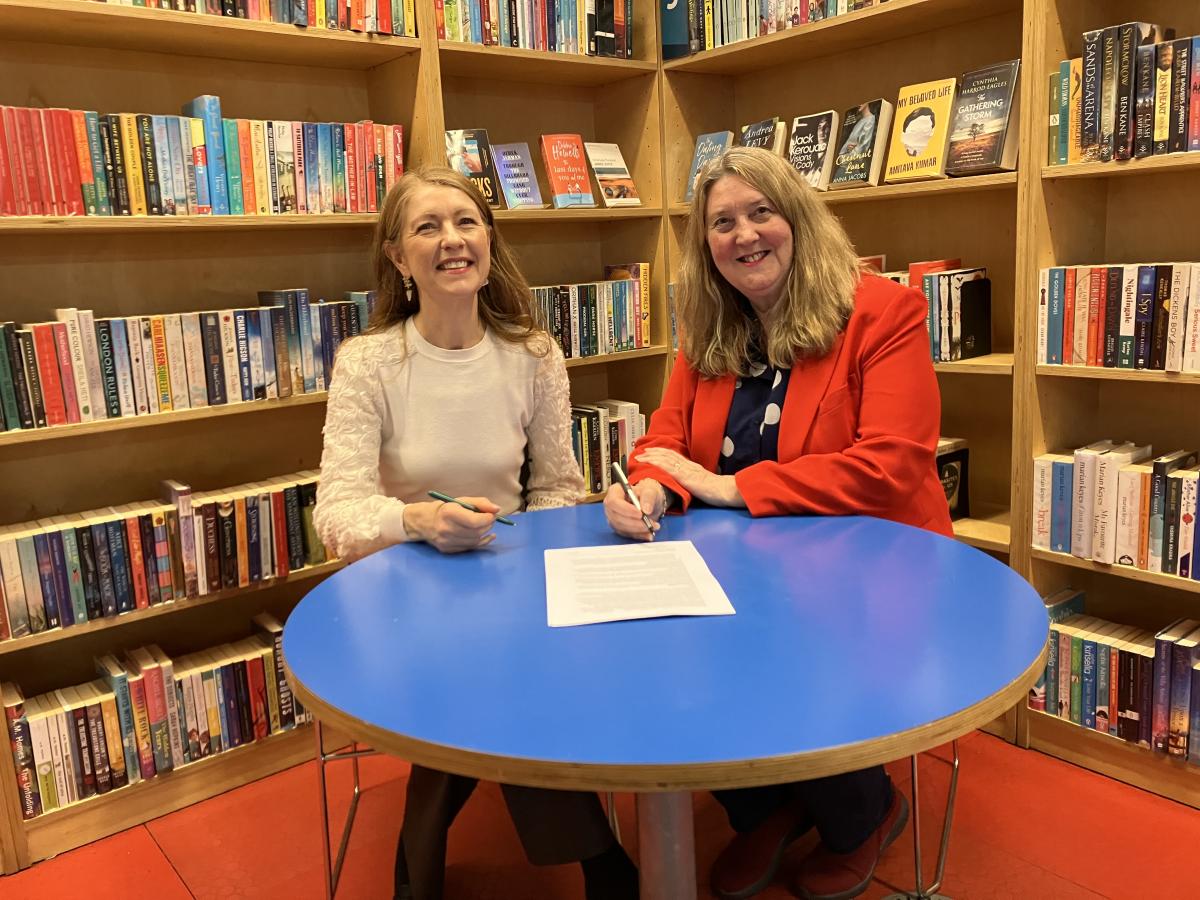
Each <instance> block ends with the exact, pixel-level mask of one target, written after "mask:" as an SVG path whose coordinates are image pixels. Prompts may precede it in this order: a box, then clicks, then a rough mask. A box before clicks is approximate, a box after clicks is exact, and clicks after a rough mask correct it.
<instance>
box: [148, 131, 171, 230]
mask: <svg viewBox="0 0 1200 900" xmlns="http://www.w3.org/2000/svg"><path fill="white" fill-rule="evenodd" d="M150 127H151V129H152V130H153V132H154V156H155V162H156V163H157V165H158V194H159V203H160V204H161V205H160V209H162V214H163V215H164V216H173V215H175V214H176V212H177V211H176V208H175V164H174V161H173V160H172V159H171V138H170V136H169V135H168V133H167V117H166V116H151V117H150Z"/></svg>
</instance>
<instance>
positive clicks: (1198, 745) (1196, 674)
mask: <svg viewBox="0 0 1200 900" xmlns="http://www.w3.org/2000/svg"><path fill="white" fill-rule="evenodd" d="M1192 696H1193V697H1200V669H1197V668H1195V667H1193V668H1192ZM1198 734H1200V703H1193V704H1192V706H1191V709H1190V711H1189V721H1188V753H1187V756H1188V762H1190V763H1192V764H1193V765H1198V764H1200V740H1192V737H1193V736H1195V735H1198Z"/></svg>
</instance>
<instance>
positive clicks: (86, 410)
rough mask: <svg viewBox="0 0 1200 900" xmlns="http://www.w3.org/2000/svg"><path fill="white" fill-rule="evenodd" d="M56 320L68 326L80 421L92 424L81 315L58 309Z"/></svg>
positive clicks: (90, 394) (89, 387) (90, 396)
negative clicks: (80, 323)
mask: <svg viewBox="0 0 1200 900" xmlns="http://www.w3.org/2000/svg"><path fill="white" fill-rule="evenodd" d="M54 318H55V319H57V320H58V321H60V322H62V323H63V324H64V325H66V326H67V347H68V348H69V349H70V351H71V374H72V376H74V380H75V398H76V402H77V403H78V405H79V421H81V422H90V421H92V419H93V418H94V416H93V414H92V389H91V385H89V384H88V374H87V369H88V363H87V357H86V354H85V353H84V350H83V334H82V333H81V331H80V328H79V315H78V312H77V311H76V310H75V309H73V308H69V309H56V310H55V311H54Z"/></svg>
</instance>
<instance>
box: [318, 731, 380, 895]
mask: <svg viewBox="0 0 1200 900" xmlns="http://www.w3.org/2000/svg"><path fill="white" fill-rule="evenodd" d="M313 730H314V731H315V732H316V736H317V781H318V782H319V784H320V787H321V861H322V862H323V863H324V864H325V900H333V898H334V895H335V894H336V893H337V886H338V881H339V880H340V879H341V877H342V863H343V862H345V860H346V847H347V845H348V844H349V843H350V829H351V828H352V827H353V825H354V814H355V813H356V812H357V811H358V798H359V795H360V791H359V782H358V760H359V757H362V756H371V755H373V754H374V753H375V751H374V750H359V749H358V744H357V743H356V742H352V743H351V744H350V749H349V750H342V751H337V752H334V753H326V752H325V742H324V733H323V731H322V729H321V723H320V722H319V721H317V722H314V727H313ZM344 759H348V760H350V762H351V764H352V765H353V767H354V793H353V795H352V796H351V798H350V809H349V811H347V813H346V823H345V824H344V825H343V826H342V839H341V841H340V842H339V843H338V851H337V858H336V859H334V858H332V857H331V855H330V852H329V799H328V791H327V789H326V783H325V766H326V764H327V763H330V762H333V761H334V760H344Z"/></svg>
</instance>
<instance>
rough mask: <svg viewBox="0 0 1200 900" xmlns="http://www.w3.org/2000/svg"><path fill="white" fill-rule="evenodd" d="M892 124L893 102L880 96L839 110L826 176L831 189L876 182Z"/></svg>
mask: <svg viewBox="0 0 1200 900" xmlns="http://www.w3.org/2000/svg"><path fill="white" fill-rule="evenodd" d="M891 126H892V104H890V103H888V102H887V101H886V100H884V99H882V98H881V99H878V100H868V101H867V102H866V103H860V104H858V105H857V106H852V107H850V108H849V109H848V110H846V111H845V113H843V114H842V129H841V132H840V134H839V135H838V142H837V150H836V151H835V152H834V154H833V173H832V174H831V175H830V176H829V189H830V190H831V191H836V190H841V189H843V188H852V187H864V186H866V185H873V184H879V175H880V172H881V171H882V169H883V157H884V153H885V152H886V142H887V136H888V132H889V131H890V130H891Z"/></svg>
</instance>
